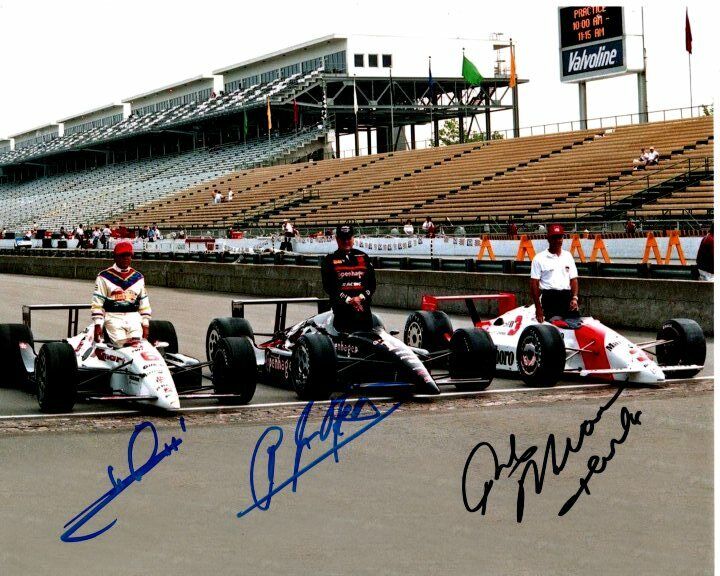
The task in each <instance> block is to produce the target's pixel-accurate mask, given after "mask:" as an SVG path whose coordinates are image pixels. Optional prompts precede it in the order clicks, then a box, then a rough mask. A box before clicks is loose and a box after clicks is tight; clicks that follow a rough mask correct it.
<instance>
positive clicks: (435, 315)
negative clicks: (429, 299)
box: [403, 310, 453, 352]
mask: <svg viewBox="0 0 720 576" xmlns="http://www.w3.org/2000/svg"><path fill="white" fill-rule="evenodd" d="M452 333H453V327H452V322H450V318H449V317H448V315H447V314H445V312H441V311H439V310H433V311H428V310H416V311H415V312H413V313H412V314H410V316H408V319H407V321H406V322H405V330H404V332H403V341H404V342H405V344H407V345H408V346H412V347H413V348H423V349H425V350H427V351H428V352H436V351H438V350H447V348H448V341H449V338H448V337H449V336H450V335H451V334H452Z"/></svg>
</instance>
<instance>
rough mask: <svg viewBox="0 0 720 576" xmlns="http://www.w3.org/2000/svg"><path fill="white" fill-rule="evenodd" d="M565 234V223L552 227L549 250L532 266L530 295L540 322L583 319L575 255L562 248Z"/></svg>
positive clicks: (541, 253)
mask: <svg viewBox="0 0 720 576" xmlns="http://www.w3.org/2000/svg"><path fill="white" fill-rule="evenodd" d="M564 234H565V229H564V228H563V227H562V225H561V224H551V225H550V226H549V227H548V231H547V238H548V244H549V246H548V249H547V250H543V251H542V252H540V253H538V254H536V255H535V258H533V261H532V265H531V267H530V294H531V295H532V299H533V302H534V303H535V318H536V319H537V321H538V322H543V321H544V320H546V319H547V320H550V319H551V318H553V317H554V316H560V317H561V318H572V317H575V318H577V317H578V316H579V313H578V273H577V267H576V266H575V260H573V257H572V254H570V252H568V251H567V250H563V248H562V243H563V235H564Z"/></svg>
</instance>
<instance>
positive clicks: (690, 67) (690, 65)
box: [688, 52, 693, 118]
mask: <svg viewBox="0 0 720 576" xmlns="http://www.w3.org/2000/svg"><path fill="white" fill-rule="evenodd" d="M691 56H692V54H690V52H688V76H689V78H690V117H691V118H692V115H693V97H692V61H691V59H690V57H691Z"/></svg>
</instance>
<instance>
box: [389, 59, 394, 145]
mask: <svg viewBox="0 0 720 576" xmlns="http://www.w3.org/2000/svg"><path fill="white" fill-rule="evenodd" d="M390 147H391V149H392V151H393V152H395V114H394V112H393V78H392V66H390Z"/></svg>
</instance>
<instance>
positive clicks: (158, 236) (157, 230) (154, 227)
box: [152, 222, 163, 240]
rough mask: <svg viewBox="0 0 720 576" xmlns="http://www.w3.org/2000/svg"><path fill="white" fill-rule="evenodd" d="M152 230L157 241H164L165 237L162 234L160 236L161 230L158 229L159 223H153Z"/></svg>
mask: <svg viewBox="0 0 720 576" xmlns="http://www.w3.org/2000/svg"><path fill="white" fill-rule="evenodd" d="M152 230H153V237H154V238H155V240H162V238H163V237H162V234H160V229H159V228H158V226H157V223H155V222H153V225H152Z"/></svg>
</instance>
